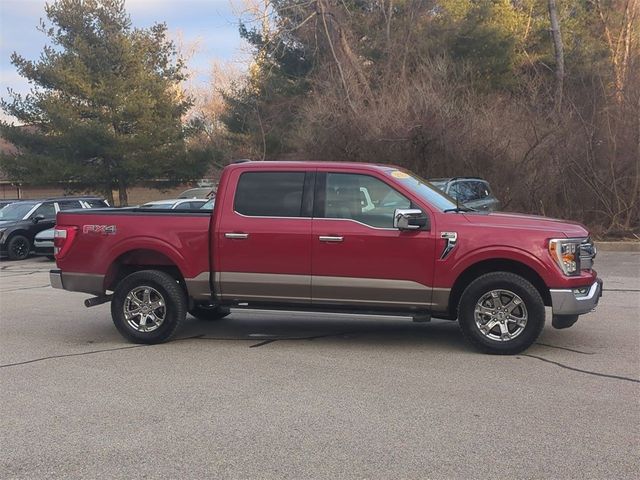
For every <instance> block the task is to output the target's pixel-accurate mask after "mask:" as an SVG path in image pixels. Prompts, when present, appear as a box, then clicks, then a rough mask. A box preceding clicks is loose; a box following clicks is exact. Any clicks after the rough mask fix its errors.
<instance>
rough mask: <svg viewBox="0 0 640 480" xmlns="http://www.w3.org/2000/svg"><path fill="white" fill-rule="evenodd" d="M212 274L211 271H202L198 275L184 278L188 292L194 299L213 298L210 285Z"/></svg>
mask: <svg viewBox="0 0 640 480" xmlns="http://www.w3.org/2000/svg"><path fill="white" fill-rule="evenodd" d="M210 275H211V274H210V272H202V273H201V274H199V275H198V276H196V277H193V278H185V279H184V283H185V285H186V286H187V292H188V293H189V296H190V297H191V298H193V299H194V300H209V299H211V287H210V286H209V276H210Z"/></svg>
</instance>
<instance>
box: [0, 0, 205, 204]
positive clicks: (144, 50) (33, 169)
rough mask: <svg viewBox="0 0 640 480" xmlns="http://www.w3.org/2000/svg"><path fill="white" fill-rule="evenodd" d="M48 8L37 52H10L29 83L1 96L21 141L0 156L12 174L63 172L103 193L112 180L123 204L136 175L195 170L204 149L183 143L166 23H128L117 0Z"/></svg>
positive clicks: (13, 136) (186, 102)
mask: <svg viewBox="0 0 640 480" xmlns="http://www.w3.org/2000/svg"><path fill="white" fill-rule="evenodd" d="M45 13H46V16H47V18H48V22H45V21H41V25H40V28H39V29H40V30H41V31H42V32H44V33H45V34H46V36H47V37H48V38H49V40H50V44H51V45H50V46H47V47H45V48H44V50H43V52H42V54H41V55H40V58H39V59H38V60H36V61H31V60H27V59H25V58H24V57H22V56H20V55H19V54H17V53H13V55H12V57H11V61H12V64H13V65H14V66H15V67H16V68H17V70H18V72H19V74H20V75H21V76H23V77H25V78H26V79H28V80H29V82H30V83H31V85H32V89H31V93H29V94H27V95H21V94H17V93H15V92H13V91H11V90H9V99H8V100H2V102H1V106H2V108H3V110H4V111H5V112H6V113H7V114H9V115H11V116H13V117H15V118H16V119H17V120H18V124H19V125H15V124H13V123H11V124H10V123H7V122H1V123H0V134H1V135H2V137H3V138H5V139H6V140H8V141H9V142H11V143H12V144H13V145H15V146H16V147H17V151H18V153H17V154H15V155H11V156H4V157H3V158H2V159H0V161H1V164H0V166H1V167H2V169H3V170H4V171H5V172H6V173H7V174H8V175H9V176H10V178H12V179H14V180H17V181H23V182H24V181H29V182H33V183H46V182H61V181H64V182H68V183H67V185H68V189H70V190H85V189H86V190H94V191H100V192H103V193H104V194H105V195H106V196H107V197H108V198H109V199H110V200H113V198H112V197H113V194H112V192H113V190H114V189H115V190H118V193H119V195H118V197H119V203H120V205H126V204H127V188H128V187H130V186H132V185H135V184H136V183H139V182H142V181H145V180H151V179H157V178H162V179H163V180H168V181H172V182H176V183H177V182H181V181H185V180H188V179H192V178H197V177H198V176H201V175H202V173H203V171H204V170H205V169H206V163H207V159H206V158H202V156H197V157H196V156H189V155H187V152H186V148H185V139H186V137H187V135H188V134H189V133H190V130H191V129H190V127H189V126H188V125H183V121H182V119H183V117H184V115H185V113H186V112H187V110H188V109H189V107H190V106H191V99H190V98H188V97H186V96H185V95H184V94H183V93H182V91H181V89H180V84H181V82H182V81H183V80H184V79H185V65H184V62H183V60H182V59H181V58H180V57H179V55H178V52H177V50H176V48H175V45H174V44H173V43H172V42H171V41H169V40H168V39H167V28H166V25H164V24H156V25H154V26H152V27H150V28H147V29H139V28H133V27H132V25H131V20H130V17H129V15H128V14H127V12H126V10H125V7H124V1H123V0H59V1H56V2H54V3H52V4H49V5H47V6H46V7H45ZM196 158H197V159H196Z"/></svg>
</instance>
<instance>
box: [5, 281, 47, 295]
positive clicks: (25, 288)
mask: <svg viewBox="0 0 640 480" xmlns="http://www.w3.org/2000/svg"><path fill="white" fill-rule="evenodd" d="M50 286H51V285H50V284H48V283H47V284H46V285H38V286H37V287H20V288H10V289H9V290H0V293H9V292H20V291H22V290H35V289H36V288H45V287H50Z"/></svg>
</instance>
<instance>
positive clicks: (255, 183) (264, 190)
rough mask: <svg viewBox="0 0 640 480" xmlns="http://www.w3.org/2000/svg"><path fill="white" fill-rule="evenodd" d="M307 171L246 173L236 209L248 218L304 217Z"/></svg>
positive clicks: (242, 176) (241, 180)
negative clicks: (303, 199)
mask: <svg viewBox="0 0 640 480" xmlns="http://www.w3.org/2000/svg"><path fill="white" fill-rule="evenodd" d="M305 176H306V173H305V172H304V171H295V172H286V171H268V172H262V171H260V172H244V173H242V174H241V175H240V178H239V180H238V185H237V187H236V194H235V198H234V201H233V209H234V211H235V212H236V213H239V214H240V215H244V216H247V217H301V216H303V215H302V197H303V193H304V184H305Z"/></svg>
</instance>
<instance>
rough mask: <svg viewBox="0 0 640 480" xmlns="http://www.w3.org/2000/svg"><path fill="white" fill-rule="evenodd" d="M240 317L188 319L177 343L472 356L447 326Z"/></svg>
mask: <svg viewBox="0 0 640 480" xmlns="http://www.w3.org/2000/svg"><path fill="white" fill-rule="evenodd" d="M240 315H241V316H242V318H238V317H239V315H236V314H232V315H231V316H229V317H227V318H225V319H223V320H220V321H217V322H206V321H197V320H191V319H189V320H187V322H185V324H184V325H183V327H182V329H181V330H180V333H179V334H178V335H179V337H180V338H179V339H185V340H186V339H194V340H201V341H206V340H208V341H246V342H247V343H248V344H249V345H248V348H259V347H264V346H267V345H270V344H273V343H275V342H294V341H297V342H311V341H314V340H319V339H334V340H344V345H345V346H347V345H349V344H354V343H356V344H361V343H366V344H371V345H374V344H375V345H385V344H386V345H402V346H403V347H410V346H415V347H420V348H436V349H438V350H450V351H454V350H455V351H469V347H468V346H467V344H466V342H465V341H464V339H463V338H462V334H461V333H460V330H459V329H458V326H457V324H456V323H455V322H449V321H442V320H434V321H432V322H428V323H416V322H412V321H411V320H409V319H403V318H398V319H396V318H393V319H389V317H380V318H367V319H365V320H363V319H362V318H358V319H350V318H348V317H346V316H344V315H335V316H333V315H329V314H327V315H326V317H327V318H323V319H317V318H313V319H310V318H304V315H303V314H293V315H291V314H289V313H284V314H283V313H273V312H268V313H265V314H264V315H260V314H258V312H251V314H249V315H246V314H240ZM283 316H286V318H283ZM314 316H315V315H314ZM292 317H293V318H292ZM336 317H337V318H336Z"/></svg>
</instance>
